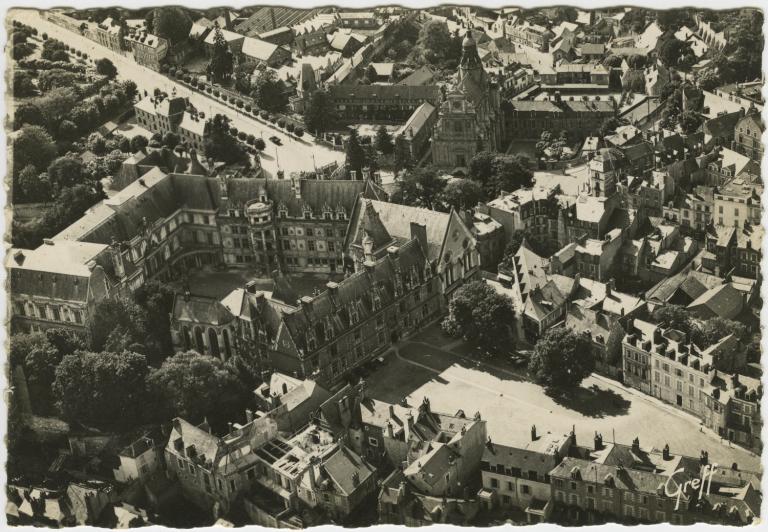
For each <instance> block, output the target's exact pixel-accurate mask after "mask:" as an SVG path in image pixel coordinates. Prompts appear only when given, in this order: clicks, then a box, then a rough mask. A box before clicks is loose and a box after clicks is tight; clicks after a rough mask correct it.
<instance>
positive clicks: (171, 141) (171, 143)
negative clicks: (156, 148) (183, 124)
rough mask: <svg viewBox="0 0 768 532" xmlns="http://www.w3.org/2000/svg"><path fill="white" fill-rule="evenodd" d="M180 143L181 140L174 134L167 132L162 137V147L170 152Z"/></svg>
mask: <svg viewBox="0 0 768 532" xmlns="http://www.w3.org/2000/svg"><path fill="white" fill-rule="evenodd" d="M180 141H181V139H180V138H179V136H178V135H177V134H176V133H174V132H173V131H169V132H168V133H166V134H165V136H164V137H163V146H167V147H168V149H169V150H172V149H174V148H175V147H176V146H177V145H178V144H179V142H180Z"/></svg>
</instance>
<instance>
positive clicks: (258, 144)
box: [253, 137, 267, 151]
mask: <svg viewBox="0 0 768 532" xmlns="http://www.w3.org/2000/svg"><path fill="white" fill-rule="evenodd" d="M253 147H254V148H256V149H257V150H259V151H264V149H265V148H266V147H267V143H266V142H264V139H263V138H261V137H259V138H257V139H255V140H254V141H253Z"/></svg>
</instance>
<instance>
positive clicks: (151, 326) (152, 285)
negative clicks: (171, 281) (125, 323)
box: [133, 280, 175, 357]
mask: <svg viewBox="0 0 768 532" xmlns="http://www.w3.org/2000/svg"><path fill="white" fill-rule="evenodd" d="M174 293H175V292H174V290H173V288H171V287H170V286H168V285H167V284H165V283H162V282H161V281H157V280H150V281H147V282H146V283H144V284H143V285H142V286H141V287H140V288H139V289H138V290H136V291H135V292H134V293H133V299H134V301H135V302H136V304H137V305H139V306H140V307H141V308H142V309H144V312H145V313H146V317H147V320H146V324H147V339H146V346H147V353H148V354H149V356H150V357H156V356H166V355H169V354H171V353H172V352H173V343H172V341H171V334H170V330H171V323H170V314H171V311H172V310H173V297H174Z"/></svg>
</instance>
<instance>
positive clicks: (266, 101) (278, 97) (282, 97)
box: [251, 68, 288, 113]
mask: <svg viewBox="0 0 768 532" xmlns="http://www.w3.org/2000/svg"><path fill="white" fill-rule="evenodd" d="M251 96H252V97H253V99H254V100H255V101H256V104H257V105H258V106H259V107H260V108H262V109H266V110H267V111H270V112H272V113H280V112H282V111H283V110H284V109H285V106H286V105H288V96H287V95H286V94H285V88H284V86H283V82H282V81H280V79H278V77H277V72H275V71H274V70H272V69H271V68H265V69H263V70H261V71H259V73H258V75H257V76H256V80H255V81H254V83H253V94H252V95H251Z"/></svg>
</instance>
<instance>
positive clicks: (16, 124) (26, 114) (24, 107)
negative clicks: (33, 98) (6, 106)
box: [13, 102, 45, 129]
mask: <svg viewBox="0 0 768 532" xmlns="http://www.w3.org/2000/svg"><path fill="white" fill-rule="evenodd" d="M24 124H29V125H31V126H42V125H44V124H45V118H44V117H43V113H41V112H40V108H39V107H38V106H37V105H35V104H33V103H29V102H24V103H22V104H21V105H19V106H18V107H16V111H14V114H13V128H14V129H20V128H21V126H23V125H24Z"/></svg>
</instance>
